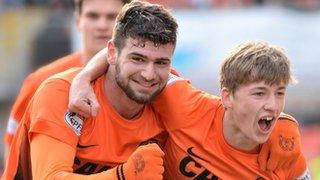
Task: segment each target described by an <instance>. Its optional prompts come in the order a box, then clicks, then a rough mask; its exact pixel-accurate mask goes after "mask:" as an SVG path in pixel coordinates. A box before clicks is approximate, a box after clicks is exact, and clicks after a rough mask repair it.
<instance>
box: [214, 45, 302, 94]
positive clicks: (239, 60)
mask: <svg viewBox="0 0 320 180" xmlns="http://www.w3.org/2000/svg"><path fill="white" fill-rule="evenodd" d="M219 78H220V87H221V88H222V87H226V88H228V89H229V90H230V91H231V92H232V93H234V92H235V91H236V90H237V88H238V87H239V86H240V85H243V84H246V83H251V82H261V81H264V82H265V83H267V84H270V85H273V84H280V83H284V84H286V85H288V84H289V83H296V82H297V81H296V79H295V77H294V76H293V74H292V71H291V67H290V60H289V58H288V57H287V56H286V54H285V52H284V50H283V49H282V48H279V47H277V46H274V45H270V44H268V43H266V42H263V41H256V42H245V43H241V44H239V45H238V46H236V47H235V48H234V49H233V50H231V52H229V53H228V54H227V56H226V57H225V58H224V60H223V62H222V64H221V69H220V77H219Z"/></svg>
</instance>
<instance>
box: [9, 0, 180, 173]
mask: <svg viewBox="0 0 320 180" xmlns="http://www.w3.org/2000/svg"><path fill="white" fill-rule="evenodd" d="M176 38H177V23H176V21H175V19H174V18H173V17H172V15H171V14H170V13H169V12H168V11H167V10H166V9H164V8H163V7H162V6H160V5H153V4H150V3H147V2H144V1H132V2H131V3H129V4H127V5H125V6H124V7H123V8H122V10H121V12H120V14H119V15H118V17H117V19H116V25H115V28H114V32H113V36H112V40H110V41H109V42H108V44H107V48H108V52H109V53H108V57H107V59H108V63H109V64H110V67H109V70H108V71H107V72H106V74H105V76H102V77H101V78H98V79H97V81H95V83H94V91H95V92H96V95H97V98H98V99H99V103H100V105H101V106H103V107H104V108H103V109H104V110H103V111H99V113H98V114H97V116H96V117H95V118H92V119H87V120H86V121H84V120H83V119H82V117H81V116H78V115H77V114H75V113H73V112H70V111H68V110H67V105H68V94H69V86H70V84H71V81H72V79H73V77H74V76H75V75H76V74H77V73H78V72H79V69H70V70H67V71H65V72H62V73H59V74H56V75H54V76H52V77H50V78H49V79H47V80H45V81H44V82H43V83H42V84H41V85H40V87H39V88H38V90H37V92H36V93H35V95H34V96H33V98H32V100H31V102H30V104H29V105H28V108H27V111H26V113H25V115H24V116H23V119H22V122H21V126H19V128H18V131H17V134H16V135H15V136H14V138H13V142H12V145H11V148H10V152H9V156H8V163H7V165H6V168H5V172H4V179H12V178H13V177H15V178H21V177H23V178H26V179H31V178H34V179H55V178H58V179H60V178H61V179H79V178H85V179H144V178H145V179H162V173H163V171H164V168H163V165H162V164H163V160H162V156H163V155H164V154H163V152H162V150H161V149H160V148H159V146H158V145H157V144H155V143H152V142H157V143H158V144H159V145H160V146H161V144H164V143H163V140H164V139H166V138H165V137H162V135H165V134H164V133H163V132H164V130H163V125H162V124H161V122H160V121H159V118H158V117H157V114H156V113H155V112H154V109H153V108H152V107H151V106H150V104H149V102H150V101H152V100H153V98H154V97H156V96H157V95H158V94H159V93H160V92H161V91H162V89H163V88H164V87H165V85H166V83H167V79H168V76H169V72H170V68H171V59H172V56H173V52H174V49H175V45H176ZM150 143H151V144H150ZM144 144H146V145H144ZM31 172H32V173H31Z"/></svg>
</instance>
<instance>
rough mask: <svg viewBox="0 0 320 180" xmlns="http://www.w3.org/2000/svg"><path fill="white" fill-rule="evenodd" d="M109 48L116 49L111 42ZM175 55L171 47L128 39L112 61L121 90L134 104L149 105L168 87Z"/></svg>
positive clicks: (170, 45)
mask: <svg viewBox="0 0 320 180" xmlns="http://www.w3.org/2000/svg"><path fill="white" fill-rule="evenodd" d="M108 47H109V48H111V49H114V45H113V43H112V42H111V41H110V42H109V43H108ZM173 51H174V45H173V44H170V43H169V44H165V45H155V44H154V43H153V42H149V41H146V42H141V41H138V40H135V39H132V38H128V39H127V40H126V42H125V46H124V47H123V49H122V50H121V52H120V53H119V54H118V53H116V54H117V55H116V56H115V57H114V61H111V62H110V61H109V62H110V65H113V66H114V68H115V74H116V82H117V84H118V86H119V87H120V88H121V89H122V91H124V92H125V94H126V95H127V96H128V97H129V98H130V99H131V100H133V101H135V102H137V103H139V104H145V103H148V102H150V101H151V100H153V98H154V97H156V96H157V95H158V94H159V93H160V92H161V91H162V89H163V88H164V87H165V85H166V83H167V80H168V76H169V72H170V67H171V59H172V55H173ZM112 52H115V51H112Z"/></svg>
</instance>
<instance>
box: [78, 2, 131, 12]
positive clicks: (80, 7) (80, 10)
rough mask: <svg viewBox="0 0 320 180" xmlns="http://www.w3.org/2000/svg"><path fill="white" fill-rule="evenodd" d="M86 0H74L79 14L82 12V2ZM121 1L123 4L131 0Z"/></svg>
mask: <svg viewBox="0 0 320 180" xmlns="http://www.w3.org/2000/svg"><path fill="white" fill-rule="evenodd" d="M83 1H84V0H74V7H75V12H76V13H77V14H81V13H82V4H83ZM119 1H121V2H122V3H123V4H127V3H130V2H131V0H119Z"/></svg>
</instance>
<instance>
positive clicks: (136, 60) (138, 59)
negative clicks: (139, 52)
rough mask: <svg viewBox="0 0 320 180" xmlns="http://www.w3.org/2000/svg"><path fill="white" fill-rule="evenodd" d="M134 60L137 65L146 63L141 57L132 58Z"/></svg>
mask: <svg viewBox="0 0 320 180" xmlns="http://www.w3.org/2000/svg"><path fill="white" fill-rule="evenodd" d="M132 60H133V61H134V62H136V63H142V62H144V59H142V58H141V57H132Z"/></svg>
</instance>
